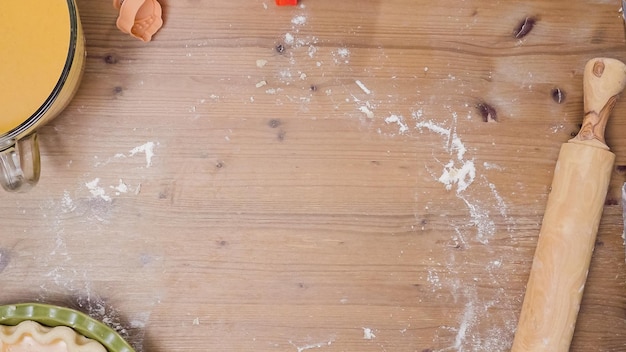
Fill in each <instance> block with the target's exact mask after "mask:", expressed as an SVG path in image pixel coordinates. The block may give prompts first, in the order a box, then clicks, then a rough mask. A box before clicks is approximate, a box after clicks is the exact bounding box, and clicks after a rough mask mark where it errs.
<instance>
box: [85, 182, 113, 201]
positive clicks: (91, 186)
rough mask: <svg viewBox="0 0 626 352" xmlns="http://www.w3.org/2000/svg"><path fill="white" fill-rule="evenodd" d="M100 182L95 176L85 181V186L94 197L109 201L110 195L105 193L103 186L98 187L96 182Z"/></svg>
mask: <svg viewBox="0 0 626 352" xmlns="http://www.w3.org/2000/svg"><path fill="white" fill-rule="evenodd" d="M99 183H100V179H99V178H95V179H93V180H91V181H89V182H87V183H85V187H87V189H88V190H89V192H90V193H91V195H92V196H93V197H95V198H101V199H103V200H105V201H107V202H110V201H111V197H109V196H108V195H107V194H106V191H105V190H104V188H102V187H100V186H99V185H98V184H99Z"/></svg>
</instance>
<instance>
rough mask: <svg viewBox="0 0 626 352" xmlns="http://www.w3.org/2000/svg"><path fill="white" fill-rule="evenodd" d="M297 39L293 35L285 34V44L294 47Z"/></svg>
mask: <svg viewBox="0 0 626 352" xmlns="http://www.w3.org/2000/svg"><path fill="white" fill-rule="evenodd" d="M295 41H296V39H295V38H294V36H293V34H291V33H285V43H286V44H289V45H292V44H293V43H295Z"/></svg>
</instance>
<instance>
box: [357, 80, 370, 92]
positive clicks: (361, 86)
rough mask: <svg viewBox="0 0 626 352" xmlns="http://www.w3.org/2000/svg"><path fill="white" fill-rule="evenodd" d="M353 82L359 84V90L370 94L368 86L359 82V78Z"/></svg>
mask: <svg viewBox="0 0 626 352" xmlns="http://www.w3.org/2000/svg"><path fill="white" fill-rule="evenodd" d="M354 82H355V83H356V85H357V86H359V88H361V90H362V91H363V93H365V94H372V91H371V90H369V88H367V87H366V86H365V84H363V82H361V81H359V80H356V81H354Z"/></svg>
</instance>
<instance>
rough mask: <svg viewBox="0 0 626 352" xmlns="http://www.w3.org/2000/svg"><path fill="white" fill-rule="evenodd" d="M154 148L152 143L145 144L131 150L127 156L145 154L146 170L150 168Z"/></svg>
mask: <svg viewBox="0 0 626 352" xmlns="http://www.w3.org/2000/svg"><path fill="white" fill-rule="evenodd" d="M154 146H155V143H154V142H147V143H146V144H143V145H140V146H138V147H135V148H133V149H132V150H131V151H130V152H129V156H135V155H136V154H139V153H144V154H146V168H148V167H150V166H152V157H154Z"/></svg>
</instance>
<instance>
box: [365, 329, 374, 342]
mask: <svg viewBox="0 0 626 352" xmlns="http://www.w3.org/2000/svg"><path fill="white" fill-rule="evenodd" d="M363 338H364V339H365V340H373V339H375V338H376V335H375V334H374V330H372V329H371V328H363Z"/></svg>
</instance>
